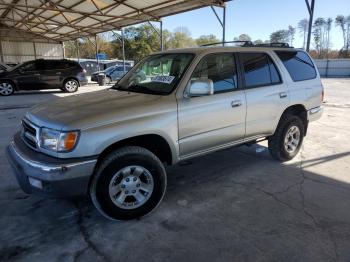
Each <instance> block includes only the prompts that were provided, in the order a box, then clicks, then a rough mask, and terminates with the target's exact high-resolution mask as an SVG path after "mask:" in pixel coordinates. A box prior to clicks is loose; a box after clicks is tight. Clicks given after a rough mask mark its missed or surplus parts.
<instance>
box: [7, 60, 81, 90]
mask: <svg viewBox="0 0 350 262" xmlns="http://www.w3.org/2000/svg"><path fill="white" fill-rule="evenodd" d="M87 81H88V80H87V78H86V75H85V70H84V69H83V68H82V67H81V65H80V64H79V63H77V62H75V61H70V60H66V59H61V60H44V59H37V60H33V61H28V62H24V63H23V64H20V65H18V66H15V67H12V68H10V69H9V70H8V71H6V72H2V73H0V95H3V96H9V95H12V94H13V93H14V91H19V90H40V89H56V88H57V89H61V90H62V91H64V92H69V93H72V92H76V91H77V90H78V87H79V86H82V85H85V84H87Z"/></svg>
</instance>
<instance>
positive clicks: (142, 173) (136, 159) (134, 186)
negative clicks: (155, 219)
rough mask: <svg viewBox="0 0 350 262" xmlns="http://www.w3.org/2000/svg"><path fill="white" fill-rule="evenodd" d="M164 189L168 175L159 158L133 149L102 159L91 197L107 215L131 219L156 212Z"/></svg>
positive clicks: (124, 149)
mask: <svg viewBox="0 0 350 262" xmlns="http://www.w3.org/2000/svg"><path fill="white" fill-rule="evenodd" d="M165 189H166V172H165V169H164V166H163V164H162V163H161V161H160V160H159V159H158V158H157V156H155V155H154V154H153V153H151V152H150V151H148V150H147V149H144V148H141V147H135V146H130V147H124V148H120V149H118V150H116V151H114V152H113V153H111V154H110V155H109V156H107V157H106V158H105V159H104V160H103V162H102V163H101V165H100V166H99V167H98V169H97V171H96V174H95V176H94V178H93V180H92V183H91V186H90V196H91V199H92V201H93V203H94V205H95V207H96V208H97V209H98V210H99V211H100V212H101V213H102V214H103V215H104V216H106V217H108V218H111V219H116V220H129V219H135V218H139V217H142V216H144V215H146V214H148V213H149V212H151V211H152V210H153V209H155V208H156V207H157V206H158V204H159V203H160V202H161V200H162V198H163V196H164V193H165Z"/></svg>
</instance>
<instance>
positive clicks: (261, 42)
mask: <svg viewBox="0 0 350 262" xmlns="http://www.w3.org/2000/svg"><path fill="white" fill-rule="evenodd" d="M253 43H254V45H261V44H263V43H264V41H263V40H261V39H257V40H255V41H254V42H253Z"/></svg>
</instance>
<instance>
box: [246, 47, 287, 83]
mask: <svg viewBox="0 0 350 262" xmlns="http://www.w3.org/2000/svg"><path fill="white" fill-rule="evenodd" d="M240 60H241V63H242V64H243V69H244V80H245V86H246V87H258V86H267V85H274V84H278V83H281V77H280V75H279V73H278V71H277V68H276V66H275V64H274V63H273V62H272V60H271V58H270V57H269V56H268V55H267V54H266V53H240Z"/></svg>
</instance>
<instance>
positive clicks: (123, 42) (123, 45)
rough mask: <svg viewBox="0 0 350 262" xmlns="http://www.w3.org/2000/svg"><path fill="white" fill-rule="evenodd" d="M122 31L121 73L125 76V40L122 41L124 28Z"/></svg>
mask: <svg viewBox="0 0 350 262" xmlns="http://www.w3.org/2000/svg"><path fill="white" fill-rule="evenodd" d="M121 30H122V52H123V73H124V74H125V40H124V28H122V29H121Z"/></svg>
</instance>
